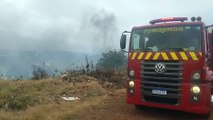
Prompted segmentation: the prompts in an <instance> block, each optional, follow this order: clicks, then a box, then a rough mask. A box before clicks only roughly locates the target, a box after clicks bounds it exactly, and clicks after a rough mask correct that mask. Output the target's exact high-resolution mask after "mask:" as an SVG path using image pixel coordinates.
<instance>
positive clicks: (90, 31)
mask: <svg viewBox="0 0 213 120" xmlns="http://www.w3.org/2000/svg"><path fill="white" fill-rule="evenodd" d="M79 36H81V39H82V40H85V41H90V43H88V42H87V44H88V45H90V46H91V47H92V50H93V52H95V53H97V52H98V53H101V52H104V51H107V50H110V49H116V46H118V45H116V43H117V42H116V41H118V29H117V20H116V16H115V14H114V13H112V12H109V11H106V10H105V9H101V10H98V11H97V12H94V13H92V14H90V15H88V16H86V17H83V19H82V26H81V29H80V32H79Z"/></svg>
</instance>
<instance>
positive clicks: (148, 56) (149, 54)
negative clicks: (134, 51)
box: [145, 52, 152, 60]
mask: <svg viewBox="0 0 213 120" xmlns="http://www.w3.org/2000/svg"><path fill="white" fill-rule="evenodd" d="M151 55H152V53H151V52H148V53H147V55H146V57H145V60H148V59H149V58H150V56H151Z"/></svg>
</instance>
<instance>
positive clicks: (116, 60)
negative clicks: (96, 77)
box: [96, 50, 127, 70]
mask: <svg viewBox="0 0 213 120" xmlns="http://www.w3.org/2000/svg"><path fill="white" fill-rule="evenodd" d="M126 63H127V56H126V55H125V53H124V52H122V51H116V50H114V51H112V50H110V51H108V52H106V53H102V57H101V58H100V59H99V60H98V63H97V65H96V69H98V70H113V69H123V68H124V67H125V66H126Z"/></svg>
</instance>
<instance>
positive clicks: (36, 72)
mask: <svg viewBox="0 0 213 120" xmlns="http://www.w3.org/2000/svg"><path fill="white" fill-rule="evenodd" d="M32 74H33V77H32V79H33V80H39V79H44V78H47V77H48V76H49V75H48V73H47V71H46V70H45V69H44V68H42V67H39V66H34V69H33V72H32Z"/></svg>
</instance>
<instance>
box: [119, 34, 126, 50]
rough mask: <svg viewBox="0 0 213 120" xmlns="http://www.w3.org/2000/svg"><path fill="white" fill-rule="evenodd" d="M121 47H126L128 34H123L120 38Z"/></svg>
mask: <svg viewBox="0 0 213 120" xmlns="http://www.w3.org/2000/svg"><path fill="white" fill-rule="evenodd" d="M120 48H121V49H122V50H123V49H125V48H126V35H124V34H122V36H121V39H120Z"/></svg>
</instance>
